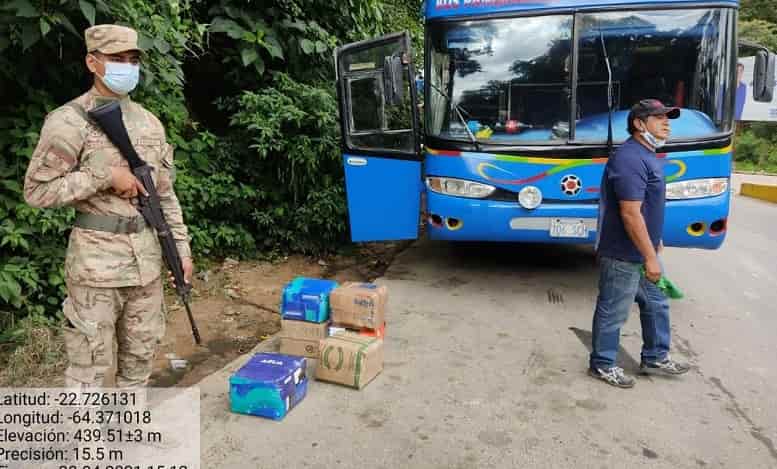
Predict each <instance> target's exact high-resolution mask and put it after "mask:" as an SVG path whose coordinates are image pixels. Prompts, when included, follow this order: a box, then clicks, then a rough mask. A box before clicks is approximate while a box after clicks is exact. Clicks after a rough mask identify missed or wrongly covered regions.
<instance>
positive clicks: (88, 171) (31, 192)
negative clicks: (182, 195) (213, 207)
mask: <svg viewBox="0 0 777 469" xmlns="http://www.w3.org/2000/svg"><path fill="white" fill-rule="evenodd" d="M105 99H108V98H103V97H100V96H99V95H98V94H97V92H96V91H95V90H94V89H92V90H90V91H89V92H88V93H86V94H84V95H82V96H79V97H78V98H76V99H75V100H73V102H75V103H78V104H80V105H81V106H82V107H83V108H84V109H92V108H93V107H95V106H96V105H98V104H100V101H101V100H105ZM121 110H122V113H123V115H124V124H125V126H126V127H127V132H128V133H129V135H130V139H131V140H132V143H133V145H134V147H135V149H136V150H137V153H138V155H139V156H140V157H141V158H142V159H143V160H145V161H146V162H147V163H148V164H149V165H150V166H152V167H153V168H154V170H153V171H152V174H153V179H154V183H155V184H156V187H157V190H158V192H159V197H160V200H161V204H162V209H163V210H164V213H165V218H166V219H167V222H168V223H169V224H170V227H171V230H172V232H173V237H174V239H175V240H176V244H177V246H178V251H179V253H180V254H181V257H182V258H183V257H189V256H191V251H190V249H189V241H188V233H187V229H186V225H184V222H183V215H182V212H181V206H180V204H179V203H178V198H177V197H176V195H175V193H174V192H173V171H174V169H173V148H172V147H171V146H170V145H169V144H168V143H167V139H166V137H165V130H164V127H163V126H162V123H161V122H159V120H158V119H157V118H156V117H155V116H154V115H153V114H151V113H150V112H149V111H148V110H146V109H145V108H143V106H141V105H140V104H137V103H135V102H133V101H132V100H131V99H130V98H129V97H126V98H122V99H121ZM112 166H125V167H129V165H128V163H127V161H126V160H125V159H124V158H123V157H122V155H121V154H120V153H119V150H118V149H117V148H116V147H115V146H114V145H113V144H112V143H111V142H110V141H109V140H108V137H107V136H106V135H105V134H104V133H103V132H102V131H101V130H100V129H99V128H97V127H95V126H94V125H93V124H91V123H89V122H87V121H86V120H85V119H84V118H83V116H82V115H80V114H79V112H78V111H76V110H75V109H73V108H72V107H71V106H67V105H65V106H62V107H60V108H58V109H56V110H54V111H53V112H51V113H50V114H49V115H48V116H47V117H46V121H45V123H44V125H43V129H42V130H41V134H40V139H39V141H38V145H37V147H36V148H35V151H34V153H33V155H32V159H31V161H30V165H29V167H28V168H27V175H26V176H25V180H24V197H25V199H26V200H27V203H29V204H30V205H32V206H34V207H61V206H72V207H75V209H76V210H77V211H79V212H86V213H94V214H98V215H118V216H121V217H135V216H137V215H139V212H138V211H137V209H136V206H137V199H123V198H121V197H119V196H118V195H116V194H115V193H114V192H113V189H112V184H111V173H110V167H112ZM161 271H162V254H161V248H160V247H159V242H158V241H157V238H156V233H155V231H154V230H153V229H151V228H148V227H147V228H146V229H144V230H143V231H141V232H139V233H132V234H120V233H109V232H104V231H94V230H87V229H82V228H79V227H74V228H73V230H72V232H71V233H70V240H69V244H68V249H67V258H66V260H65V272H66V276H67V280H68V282H70V283H72V284H76V285H86V286H93V287H127V286H141V285H147V284H148V283H149V282H151V281H153V280H155V279H156V278H157V277H158V276H159V275H160V273H161Z"/></svg>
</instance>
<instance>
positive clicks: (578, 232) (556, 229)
mask: <svg viewBox="0 0 777 469" xmlns="http://www.w3.org/2000/svg"><path fill="white" fill-rule="evenodd" d="M550 237H551V238H588V227H587V226H586V225H585V221H583V220H580V219H575V218H554V219H552V220H551V221H550Z"/></svg>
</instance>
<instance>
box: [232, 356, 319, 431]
mask: <svg viewBox="0 0 777 469" xmlns="http://www.w3.org/2000/svg"><path fill="white" fill-rule="evenodd" d="M306 371H307V361H306V359H305V358H301V357H292V356H288V355H282V354H278V353H257V354H255V355H254V356H253V357H251V359H250V360H248V362H247V363H246V364H245V365H243V366H242V367H241V368H240V369H239V370H237V371H236V372H235V373H234V374H233V375H232V376H230V378H229V403H230V408H231V409H232V411H233V412H237V413H240V414H248V415H256V416H259V417H265V418H270V419H273V420H281V419H282V418H283V417H285V416H286V414H288V413H289V411H290V410H291V409H293V408H294V407H295V406H296V405H297V404H299V403H300V401H302V399H304V398H305V395H306V394H307V390H308V378H307V376H306V375H305V373H306Z"/></svg>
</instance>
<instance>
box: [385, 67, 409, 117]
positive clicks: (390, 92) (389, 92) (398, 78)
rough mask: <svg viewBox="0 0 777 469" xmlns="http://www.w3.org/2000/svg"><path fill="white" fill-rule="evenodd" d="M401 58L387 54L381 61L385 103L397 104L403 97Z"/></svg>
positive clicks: (400, 102)
mask: <svg viewBox="0 0 777 469" xmlns="http://www.w3.org/2000/svg"><path fill="white" fill-rule="evenodd" d="M402 72H403V69H402V58H401V57H399V56H387V57H386V58H385V59H384V61H383V94H384V96H385V98H386V104H387V105H389V106H398V105H400V104H402V99H403V97H404V91H405V89H404V81H403V80H402Z"/></svg>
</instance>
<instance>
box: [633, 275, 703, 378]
mask: <svg viewBox="0 0 777 469" xmlns="http://www.w3.org/2000/svg"><path fill="white" fill-rule="evenodd" d="M636 301H637V304H638V305H639V311H640V314H639V319H640V322H641V323H642V354H641V363H640V367H639V369H640V372H641V373H642V374H651V373H661V374H667V375H681V374H683V373H686V372H687V371H688V370H689V369H690V367H689V366H688V365H687V364H685V363H680V362H676V361H674V360H673V359H672V358H671V357H670V356H669V348H670V345H671V340H672V329H671V322H670V319H669V299H668V298H667V297H666V295H664V293H663V292H662V291H661V290H660V289H659V288H658V287H657V286H656V285H655V284H654V283H653V282H651V281H650V280H648V279H646V278H644V277H642V278H641V279H640V282H639V289H638V290H637V298H636Z"/></svg>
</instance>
